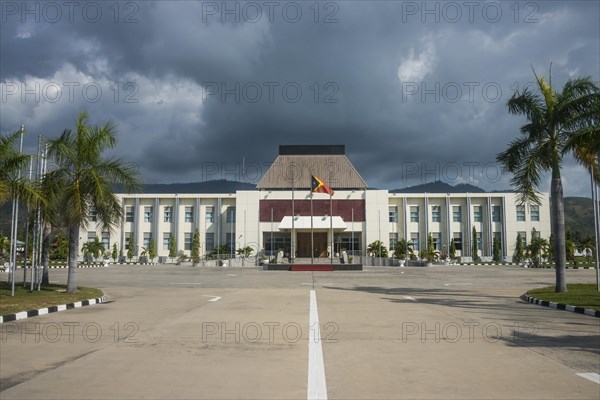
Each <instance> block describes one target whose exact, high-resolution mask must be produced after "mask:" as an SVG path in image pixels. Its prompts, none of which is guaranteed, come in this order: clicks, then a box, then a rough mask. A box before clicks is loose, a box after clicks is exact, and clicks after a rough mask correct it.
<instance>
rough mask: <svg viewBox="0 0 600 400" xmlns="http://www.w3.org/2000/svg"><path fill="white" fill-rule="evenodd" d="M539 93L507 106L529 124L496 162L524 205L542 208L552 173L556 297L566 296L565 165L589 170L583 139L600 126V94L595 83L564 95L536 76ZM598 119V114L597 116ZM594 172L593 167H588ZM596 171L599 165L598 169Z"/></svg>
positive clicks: (575, 84) (572, 87)
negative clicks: (546, 177) (569, 157)
mask: <svg viewBox="0 0 600 400" xmlns="http://www.w3.org/2000/svg"><path fill="white" fill-rule="evenodd" d="M533 73H534V75H535V78H536V82H537V89H538V90H539V93H534V92H533V91H531V90H530V89H529V88H526V89H525V90H523V92H519V91H517V92H515V93H514V94H513V96H512V97H511V98H510V99H509V100H508V102H507V106H508V111H509V112H510V113H511V114H516V115H524V116H525V117H526V119H527V124H525V125H523V126H521V134H522V135H523V136H522V137H520V138H518V139H515V140H513V141H512V142H511V143H510V145H509V147H508V149H506V150H505V151H504V152H502V153H499V154H498V156H497V160H498V162H499V163H501V164H502V165H503V167H504V169H505V170H506V171H508V172H511V173H512V174H513V178H512V184H513V185H514V186H515V188H516V190H517V192H518V193H519V196H518V200H519V202H520V203H521V204H524V203H527V202H529V203H533V204H540V199H539V195H538V189H539V186H540V180H541V175H542V173H544V172H548V171H550V172H551V173H552V181H551V186H550V196H551V228H552V234H553V235H554V239H555V243H554V256H555V260H556V288H555V290H556V292H566V291H567V285H566V281H565V267H566V253H565V218H564V205H563V188H562V180H561V171H560V170H561V165H562V160H563V157H564V156H565V155H566V154H568V153H571V154H574V155H575V158H576V159H577V160H578V161H579V162H580V163H583V164H585V165H588V163H589V162H590V159H589V158H582V157H580V156H581V155H582V153H585V151H584V150H582V149H583V146H582V145H583V144H585V140H583V139H580V140H579V141H578V142H576V143H574V141H573V138H574V137H587V136H585V135H584V134H582V132H590V131H593V126H594V125H595V126H596V128H597V125H598V114H597V111H598V103H599V101H600V100H599V96H600V90H599V88H598V86H596V84H594V82H593V81H592V79H591V77H586V78H577V79H572V80H569V81H568V82H567V83H566V84H565V86H564V87H563V89H562V91H558V90H556V89H555V88H553V87H552V81H551V80H550V81H546V79H544V77H538V76H537V74H536V73H535V71H533ZM595 113H596V114H595ZM588 167H589V165H588ZM593 167H595V168H597V163H595V165H594V166H593Z"/></svg>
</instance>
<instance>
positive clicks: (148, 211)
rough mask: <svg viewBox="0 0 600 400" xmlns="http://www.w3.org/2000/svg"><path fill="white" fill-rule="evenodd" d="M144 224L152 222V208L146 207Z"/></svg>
mask: <svg viewBox="0 0 600 400" xmlns="http://www.w3.org/2000/svg"><path fill="white" fill-rule="evenodd" d="M144 222H152V206H146V207H144Z"/></svg>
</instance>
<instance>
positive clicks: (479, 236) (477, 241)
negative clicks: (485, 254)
mask: <svg viewBox="0 0 600 400" xmlns="http://www.w3.org/2000/svg"><path fill="white" fill-rule="evenodd" d="M476 235H477V237H476V243H477V250H481V249H482V246H481V232H477V233H476Z"/></svg>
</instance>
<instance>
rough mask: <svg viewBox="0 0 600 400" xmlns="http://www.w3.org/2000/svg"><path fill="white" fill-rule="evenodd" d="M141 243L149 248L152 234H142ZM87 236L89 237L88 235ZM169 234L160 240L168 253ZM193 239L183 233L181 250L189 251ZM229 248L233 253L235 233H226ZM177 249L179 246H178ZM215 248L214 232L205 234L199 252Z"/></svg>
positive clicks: (129, 233) (187, 233) (126, 235)
mask: <svg viewBox="0 0 600 400" xmlns="http://www.w3.org/2000/svg"><path fill="white" fill-rule="evenodd" d="M131 235H132V232H125V250H129V240H130V238H131ZM143 235H144V236H143V241H142V247H144V248H149V247H150V241H151V240H152V232H144V233H143ZM88 236H89V235H88ZM171 237H172V234H171V232H163V240H162V249H163V250H165V251H169V246H170V244H171ZM193 239H194V233H193V232H185V233H184V234H183V250H187V251H190V250H192V241H193ZM92 240H93V238H92ZM224 244H227V245H228V246H229V248H230V249H232V251H235V248H236V246H235V245H236V244H235V233H229V232H228V233H226V238H225V243H224ZM178 247H179V246H178ZM214 248H215V234H214V232H207V233H205V241H204V246H201V249H200V250H201V251H202V250H204V252H205V253H207V252H210V251H211V250H212V249H214Z"/></svg>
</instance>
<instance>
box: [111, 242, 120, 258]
mask: <svg viewBox="0 0 600 400" xmlns="http://www.w3.org/2000/svg"><path fill="white" fill-rule="evenodd" d="M111 256H112V259H113V261H114V262H117V258H118V257H119V248H118V247H117V244H116V243H113V248H112V254H111Z"/></svg>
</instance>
